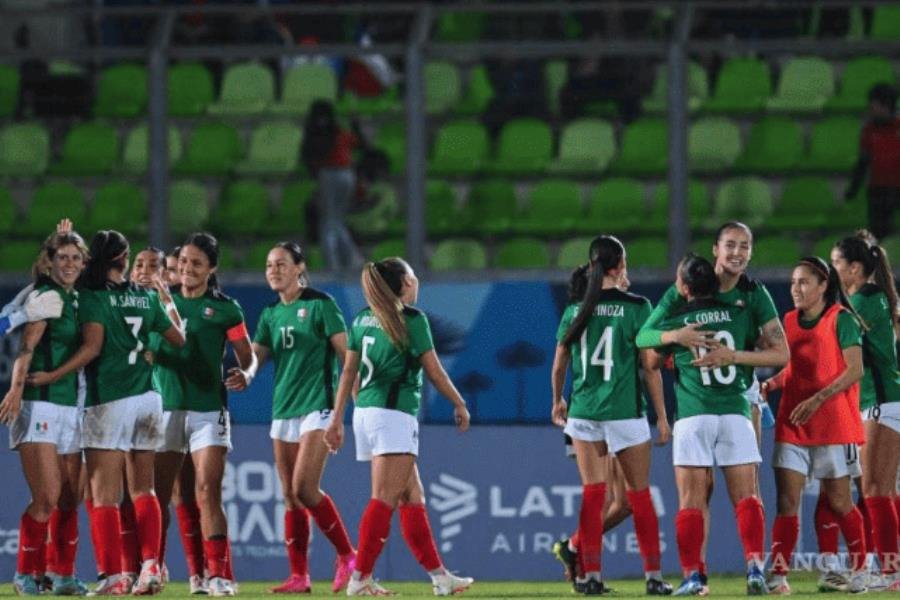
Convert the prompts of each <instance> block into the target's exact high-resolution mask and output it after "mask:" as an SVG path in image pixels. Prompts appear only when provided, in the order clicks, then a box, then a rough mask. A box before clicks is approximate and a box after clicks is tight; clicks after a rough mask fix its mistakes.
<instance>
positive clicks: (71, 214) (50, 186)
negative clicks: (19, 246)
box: [16, 181, 86, 239]
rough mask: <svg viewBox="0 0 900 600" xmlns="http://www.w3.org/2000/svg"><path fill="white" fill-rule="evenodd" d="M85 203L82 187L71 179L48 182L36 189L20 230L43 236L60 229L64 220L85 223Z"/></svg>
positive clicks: (19, 227) (18, 228)
mask: <svg viewBox="0 0 900 600" xmlns="http://www.w3.org/2000/svg"><path fill="white" fill-rule="evenodd" d="M85 213H86V211H85V202H84V196H82V194H81V190H80V189H78V188H77V187H75V186H74V185H73V184H71V183H69V182H62V181H58V182H53V183H45V184H44V185H42V186H41V187H39V188H38V189H37V190H35V192H34V196H32V198H31V203H30V204H29V206H28V211H27V212H26V214H25V220H24V222H23V223H22V224H21V225H20V226H17V227H16V232H17V233H21V234H22V235H30V236H34V237H39V238H41V239H43V238H45V237H47V236H48V235H50V234H51V233H53V232H54V231H56V224H57V223H59V221H60V220H61V219H64V218H68V219H71V220H72V222H74V223H75V224H76V225H77V224H78V223H84V222H85Z"/></svg>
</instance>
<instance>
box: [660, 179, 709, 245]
mask: <svg viewBox="0 0 900 600" xmlns="http://www.w3.org/2000/svg"><path fill="white" fill-rule="evenodd" d="M709 210H710V201H709V190H708V189H707V187H706V184H705V183H703V182H702V181H697V180H695V179H691V180H690V181H688V198H687V212H688V224H689V225H690V227H691V228H692V229H693V228H699V227H701V226H702V225H703V223H704V221H705V220H706V219H707V217H709ZM645 228H646V229H647V230H648V231H652V232H653V233H665V232H667V231H669V184H668V183H661V184H659V185H658V186H657V187H656V191H655V192H654V193H653V207H652V209H651V210H650V217H649V219H648V220H647V224H646V226H645Z"/></svg>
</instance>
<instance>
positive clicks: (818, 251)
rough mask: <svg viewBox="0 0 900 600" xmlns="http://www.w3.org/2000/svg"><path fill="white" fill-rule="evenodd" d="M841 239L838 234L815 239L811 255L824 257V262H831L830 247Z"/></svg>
mask: <svg viewBox="0 0 900 600" xmlns="http://www.w3.org/2000/svg"><path fill="white" fill-rule="evenodd" d="M840 239H841V236H839V235H829V236H827V237H824V238H822V239H820V240H819V241H817V242H816V243H815V245H814V246H813V256H818V257H819V258H823V259H825V262H831V260H830V259H831V249H832V248H834V245H835V244H836V243H837V242H838V241H839V240H840Z"/></svg>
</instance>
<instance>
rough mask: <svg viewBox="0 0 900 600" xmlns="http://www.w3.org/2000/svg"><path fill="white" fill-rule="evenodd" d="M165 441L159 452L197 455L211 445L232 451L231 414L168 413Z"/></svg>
mask: <svg viewBox="0 0 900 600" xmlns="http://www.w3.org/2000/svg"><path fill="white" fill-rule="evenodd" d="M162 422H163V426H162V431H163V435H162V439H160V443H159V445H158V446H157V447H156V451H157V452H181V453H182V454H185V453H188V452H196V451H197V450H201V449H203V448H208V447H209V446H223V447H225V448H228V451H229V452H230V451H231V420H230V419H229V416H228V411H227V410H225V409H224V408H222V409H221V410H212V411H208V412H200V411H195V410H167V411H165V412H163V417H162Z"/></svg>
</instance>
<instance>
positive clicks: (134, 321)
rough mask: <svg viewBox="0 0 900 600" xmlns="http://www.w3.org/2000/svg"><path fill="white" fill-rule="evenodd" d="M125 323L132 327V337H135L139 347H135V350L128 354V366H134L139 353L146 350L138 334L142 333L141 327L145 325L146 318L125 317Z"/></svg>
mask: <svg viewBox="0 0 900 600" xmlns="http://www.w3.org/2000/svg"><path fill="white" fill-rule="evenodd" d="M125 322H126V323H127V324H128V326H129V327H131V335H133V336H134V340H135V341H136V342H137V346H135V347H134V350H132V351H131V352H129V353H128V364H129V365H133V364H136V363H137V355H138V352H140V351H141V350H143V349H144V344H143V343H142V342H141V340H140V338H139V337H138V334H139V333H140V331H141V325H142V324H143V323H144V317H125Z"/></svg>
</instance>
